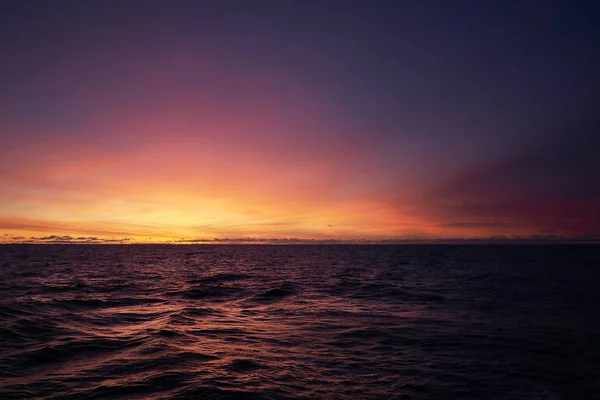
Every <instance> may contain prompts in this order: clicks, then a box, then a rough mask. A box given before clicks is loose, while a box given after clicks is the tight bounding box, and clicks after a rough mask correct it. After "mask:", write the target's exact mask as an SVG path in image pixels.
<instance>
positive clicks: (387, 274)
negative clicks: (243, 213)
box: [0, 245, 600, 399]
mask: <svg viewBox="0 0 600 400" xmlns="http://www.w3.org/2000/svg"><path fill="white" fill-rule="evenodd" d="M0 343H1V346H0V398H2V399H186V398H192V399H193V398H214V399H285V398H306V399H442V398H443V399H470V398H472V399H592V398H597V397H595V396H597V395H598V391H599V390H600V247H598V246H593V245H587V246H583V245H582V246H576V245H572V246H565V245H563V246H556V245H555V246H539V245H538V246H448V245H446V246H432V245H428V246H413V245H410V246H342V245H332V246H267V245H256V246H252V245H240V246H236V245H223V246H217V245H214V246H213V245H200V246H167V245H139V246H138V245H126V246H104V245H103V246H98V245H96V246H94V245H92V246H84V245H72V246H69V245H40V246H26V245H6V246H0Z"/></svg>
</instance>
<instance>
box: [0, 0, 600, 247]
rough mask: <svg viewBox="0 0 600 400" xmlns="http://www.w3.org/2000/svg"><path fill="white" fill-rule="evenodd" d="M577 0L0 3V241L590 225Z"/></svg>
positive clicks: (593, 217) (592, 43) (465, 231)
mask: <svg viewBox="0 0 600 400" xmlns="http://www.w3.org/2000/svg"><path fill="white" fill-rule="evenodd" d="M599 15H600V13H599V10H598V9H597V6H596V5H595V4H594V2H584V1H581V2H578V1H507V0H503V1H492V0H490V1H475V0H473V1H463V0H457V1H452V2H449V1H441V0H440V1H430V0H420V1H413V0H403V1H395V0H394V1H386V0H377V1H372V0H371V1H367V0H365V1H349V0H346V1H337V0H329V1H327V0H321V1H316V0H278V1H275V0H273V1H265V0H251V1H248V0H246V1H230V0H219V1H200V0H198V1H183V0H174V1H153V0H144V1H134V0H131V1H109V0H105V1H96V2H82V1H61V0H55V1H30V0H19V1H16V0H14V1H3V2H1V3H0V46H1V48H2V57H1V58H0V183H1V184H0V242H1V241H4V242H15V241H40V242H44V241H53V240H57V238H63V240H66V241H69V240H73V241H100V242H101V241H106V242H120V241H123V242H129V243H131V242H156V241H179V242H182V241H194V240H197V241H198V240H203V239H210V238H280V239H283V238H305V239H317V240H329V239H339V240H349V239H363V240H385V239H434V238H472V237H491V236H517V235H518V236H526V237H527V236H539V235H541V236H547V235H555V236H559V237H566V238H581V237H595V236H599V235H600V179H598V177H597V175H598V172H600V157H598V152H599V150H600V131H599V128H600V99H599V98H598V93H599V89H600V79H599V77H598V71H600V52H598V49H599V48H600V31H599V28H598V24H597V23H596V22H597V20H598V16H599Z"/></svg>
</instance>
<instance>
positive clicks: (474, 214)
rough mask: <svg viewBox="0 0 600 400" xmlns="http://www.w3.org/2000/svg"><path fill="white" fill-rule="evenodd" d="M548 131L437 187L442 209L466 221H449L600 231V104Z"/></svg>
mask: <svg viewBox="0 0 600 400" xmlns="http://www.w3.org/2000/svg"><path fill="white" fill-rule="evenodd" d="M599 94H600V92H599ZM595 111H597V112H595ZM546 132H548V133H547V136H548V140H547V141H545V142H540V143H539V144H538V145H532V146H530V147H525V148H521V149H517V150H516V151H515V153H514V154H512V155H511V156H507V157H505V158H504V159H501V160H493V161H490V162H489V163H487V164H483V165H476V166H470V167H467V168H465V169H464V170H463V171H462V172H461V173H459V174H458V175H457V176H456V177H455V178H454V179H453V180H451V181H449V182H446V183H445V185H444V186H442V187H441V188H440V189H438V190H437V191H435V192H433V193H432V194H431V195H430V198H433V199H435V201H434V202H433V203H434V204H437V205H438V210H443V211H441V213H443V214H445V215H448V216H450V217H451V218H455V219H457V220H459V221H462V222H456V223H452V222H449V223H446V224H445V225H446V226H453V227H474V226H484V225H485V226H489V227H510V226H511V225H515V226H517V225H529V226H531V227H536V228H538V229H543V230H545V231H546V232H563V233H564V232H568V233H569V234H572V235H580V234H598V233H600V179H599V178H598V173H599V172H600V157H599V156H598V149H600V107H597V104H596V103H594V104H593V106H592V105H591V104H590V105H586V106H583V107H582V109H581V110H580V112H578V113H574V115H573V116H572V117H571V118H568V119H566V120H564V121H562V122H561V123H558V124H557V125H555V126H552V127H548V128H547V130H546ZM482 219H483V220H486V221H487V222H484V221H481V220H482Z"/></svg>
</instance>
